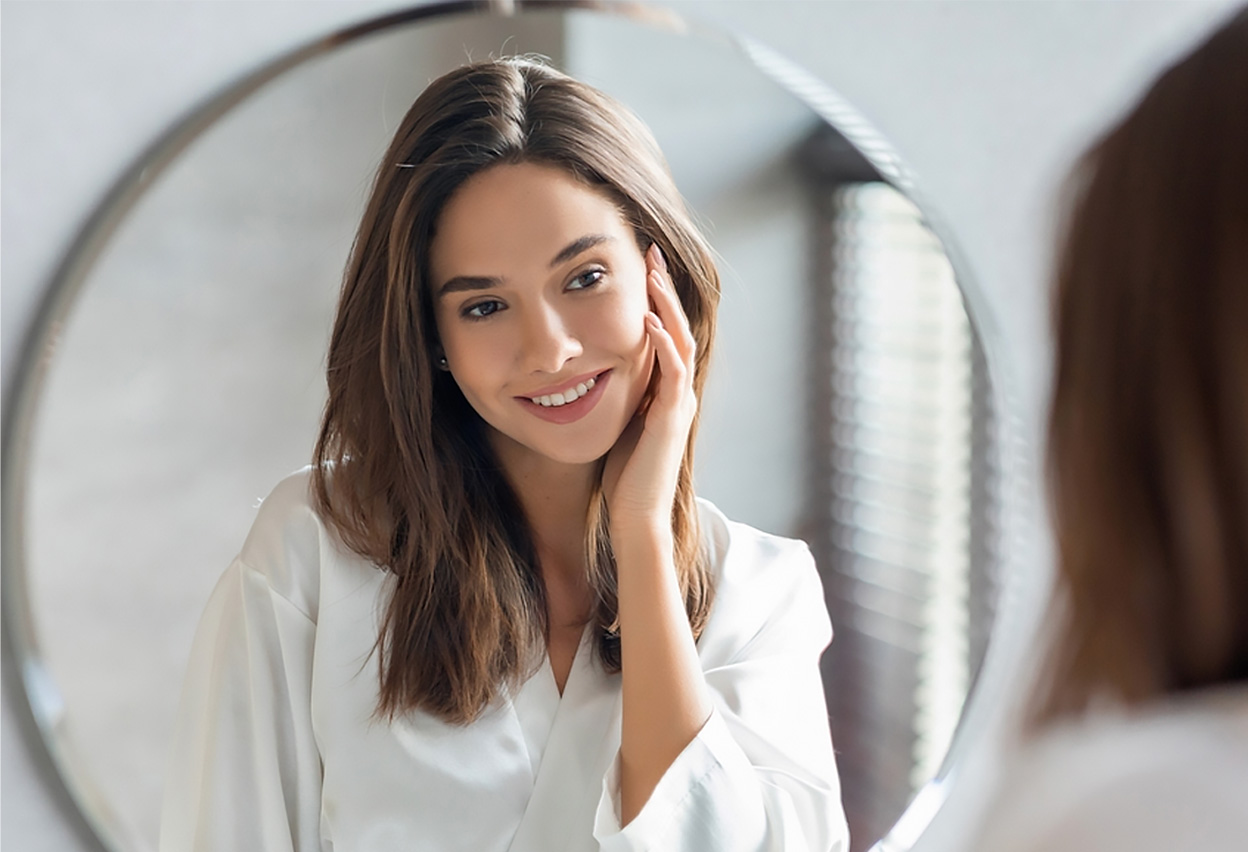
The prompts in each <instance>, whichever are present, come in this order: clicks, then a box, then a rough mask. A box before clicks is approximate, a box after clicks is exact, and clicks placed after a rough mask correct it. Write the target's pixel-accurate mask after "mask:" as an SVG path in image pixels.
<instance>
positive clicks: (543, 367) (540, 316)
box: [522, 303, 584, 373]
mask: <svg viewBox="0 0 1248 852" xmlns="http://www.w3.org/2000/svg"><path fill="white" fill-rule="evenodd" d="M522 343H523V357H524V362H525V366H526V367H527V368H528V369H529V370H530V371H531V372H535V373H537V372H540V373H558V372H559V371H560V370H562V369H563V366H564V365H565V364H567V363H568V362H569V361H571V360H572V359H573V358H576V357H577V356H579V355H580V354H581V353H582V352H583V351H584V349H583V347H582V346H581V341H580V338H579V336H578V335H577V334H575V332H574V330H573V329H572V328H571V327H570V325H569V323H568V322H567V318H566V317H564V316H562V315H561V314H560V313H559V311H558V310H556V309H555V307H554V306H552V305H549V304H545V303H543V304H540V305H536V306H534V307H533V309H532V310H530V311H528V312H526V316H525V323H524V339H523V341H522Z"/></svg>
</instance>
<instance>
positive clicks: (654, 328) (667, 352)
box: [646, 311, 692, 405]
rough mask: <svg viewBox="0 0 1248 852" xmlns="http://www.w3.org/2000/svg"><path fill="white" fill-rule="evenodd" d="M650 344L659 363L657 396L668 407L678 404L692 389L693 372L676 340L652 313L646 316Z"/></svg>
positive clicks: (657, 316)
mask: <svg viewBox="0 0 1248 852" xmlns="http://www.w3.org/2000/svg"><path fill="white" fill-rule="evenodd" d="M646 326H647V328H648V329H649V331H650V342H651V345H653V346H654V353H655V356H656V357H657V358H658V361H659V376H660V378H659V385H658V393H657V396H658V397H659V398H661V399H662V400H663V401H664V403H666V404H668V405H675V404H677V403H678V402H679V401H680V399H681V397H682V396H683V395H684V394H685V393H686V392H688V391H690V390H691V388H692V382H691V377H692V371H691V370H690V369H689V365H688V363H687V362H686V361H685V359H684V358H683V357H682V356H681V352H680V349H679V347H678V346H677V344H676V340H675V339H674V338H673V337H672V335H671V334H670V333H669V332H668V330H667V329H666V328H665V327H664V326H663V321H662V319H660V317H659V315H658V314H656V313H655V312H653V311H651V312H650V313H649V314H647V315H646Z"/></svg>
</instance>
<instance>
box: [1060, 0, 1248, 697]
mask: <svg viewBox="0 0 1248 852" xmlns="http://www.w3.org/2000/svg"><path fill="white" fill-rule="evenodd" d="M1071 188H1072V192H1073V205H1072V210H1071V214H1070V217H1069V220H1068V224H1067V232H1066V234H1065V241H1064V245H1063V247H1062V251H1061V254H1060V258H1059V264H1058V268H1057V280H1056V290H1055V294H1054V327H1055V336H1056V348H1057V365H1056V374H1055V377H1054V392H1053V400H1052V409H1051V413H1050V419H1049V458H1048V461H1049V475H1050V485H1051V491H1052V499H1053V512H1054V517H1055V522H1056V530H1057V543H1058V564H1059V577H1058V588H1057V594H1056V597H1055V607H1054V610H1053V615H1054V617H1055V619H1056V622H1055V624H1054V625H1053V626H1054V628H1055V629H1056V631H1057V633H1056V636H1057V639H1056V642H1057V644H1056V647H1055V648H1054V650H1053V653H1052V655H1051V657H1050V660H1049V666H1048V669H1047V671H1046V672H1045V675H1044V680H1043V681H1042V682H1041V691H1040V698H1041V701H1040V705H1039V708H1038V711H1037V714H1038V718H1039V719H1040V720H1047V719H1052V718H1055V717H1057V716H1061V715H1063V714H1066V713H1070V712H1077V711H1078V710H1081V709H1083V708H1084V707H1086V706H1087V705H1088V703H1089V702H1090V701H1092V700H1094V699H1097V698H1099V697H1102V696H1104V697H1108V698H1111V699H1115V698H1116V699H1120V700H1123V701H1125V702H1127V703H1135V702H1138V701H1141V700H1144V699H1147V698H1150V697H1155V696H1159V695H1162V694H1165V693H1170V692H1178V691H1183V690H1189V689H1196V688H1200V687H1204V686H1211V685H1215V684H1219V683H1224V682H1228V681H1234V680H1245V679H1248V11H1241V12H1240V13H1239V14H1238V15H1236V16H1235V17H1234V18H1233V19H1232V20H1231V21H1230V22H1229V23H1228V24H1227V25H1225V26H1224V27H1222V28H1221V29H1220V30H1218V31H1217V32H1216V33H1215V34H1214V35H1213V36H1211V37H1210V38H1209V39H1208V40H1207V41H1206V42H1205V43H1204V44H1203V45H1201V46H1200V47H1199V48H1198V49H1197V50H1196V51H1195V52H1193V53H1192V54H1191V55H1189V56H1188V57H1186V58H1185V59H1183V60H1182V61H1180V62H1178V63H1177V64H1176V65H1174V66H1173V67H1172V68H1170V69H1169V70H1168V71H1166V72H1165V73H1164V74H1163V75H1162V76H1161V77H1160V78H1159V79H1158V80H1157V82H1156V83H1155V84H1154V85H1153V87H1152V88H1151V89H1150V90H1149V91H1148V93H1147V94H1146V95H1145V96H1144V98H1143V100H1142V101H1141V102H1140V103H1139V104H1138V105H1137V106H1136V107H1135V108H1134V109H1133V110H1132V111H1131V113H1130V114H1129V115H1127V117H1126V118H1125V119H1123V120H1122V121H1121V122H1120V123H1119V124H1118V125H1117V126H1116V127H1115V128H1113V129H1112V130H1111V131H1110V132H1109V133H1108V135H1106V136H1105V137H1104V138H1103V139H1102V140H1101V141H1100V142H1099V143H1098V144H1097V145H1096V146H1095V147H1093V149H1092V150H1091V151H1090V152H1089V153H1088V154H1087V155H1086V156H1085V157H1084V159H1083V161H1082V162H1081V163H1080V166H1079V168H1078V169H1077V171H1076V173H1075V175H1074V179H1073V181H1072V184H1071Z"/></svg>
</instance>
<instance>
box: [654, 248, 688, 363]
mask: <svg viewBox="0 0 1248 852" xmlns="http://www.w3.org/2000/svg"><path fill="white" fill-rule="evenodd" d="M648 283H649V290H650V298H651V300H652V301H653V302H654V312H655V313H656V314H658V315H659V319H660V320H662V322H663V327H664V328H665V329H667V331H668V333H669V334H671V335H672V338H673V339H674V340H675V341H676V346H677V349H678V350H679V351H680V354H681V357H682V359H684V360H685V361H686V363H689V364H692V363H693V355H694V352H695V351H696V350H697V342H696V341H695V340H694V338H693V331H692V330H691V329H690V328H689V318H688V317H686V316H685V310H684V308H683V307H682V306H681V304H680V298H679V297H678V296H677V295H676V288H675V286H674V285H673V284H672V282H671V279H670V278H667V277H666V276H665V275H664V274H663V273H661V272H659V271H658V270H657V269H652V270H651V271H650V275H649V278H648Z"/></svg>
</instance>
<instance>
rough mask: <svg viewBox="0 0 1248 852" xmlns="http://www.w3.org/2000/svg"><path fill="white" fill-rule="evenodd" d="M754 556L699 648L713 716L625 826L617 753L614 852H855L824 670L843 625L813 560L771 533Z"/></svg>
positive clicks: (731, 574) (604, 828)
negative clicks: (835, 626) (833, 618)
mask: <svg viewBox="0 0 1248 852" xmlns="http://www.w3.org/2000/svg"><path fill="white" fill-rule="evenodd" d="M751 532H753V531H751ZM755 535H758V536H761V534H757V533H756V534H755ZM734 546H735V545H734ZM738 549H740V548H738ZM744 549H745V551H746V552H745V553H743V554H742V553H737V554H736V555H733V554H732V553H731V552H730V554H729V556H728V557H727V564H726V566H725V569H724V574H723V576H722V577H721V585H720V587H719V588H718V589H717V592H716V602H715V609H714V610H713V612H712V617H711V621H710V622H709V623H708V625H707V630H706V632H704V634H703V636H702V639H701V640H700V641H699V645H698V646H699V657H700V659H701V660H702V663H703V672H704V674H705V676H706V682H707V685H708V686H709V687H710V689H711V693H712V698H713V710H712V713H711V716H710V718H709V720H708V721H707V722H706V724H705V725H704V726H703V728H702V730H701V731H699V733H698V734H697V736H696V737H695V738H694V739H693V741H692V742H691V743H690V744H689V745H688V746H687V747H686V748H685V750H684V751H683V752H681V754H680V755H679V756H678V757H677V758H676V760H675V761H674V762H673V763H672V765H671V766H670V767H669V768H668V770H667V772H666V773H665V774H664V775H663V777H662V778H661V779H660V781H659V783H658V785H657V786H656V787H655V789H654V792H653V793H652V794H651V796H650V798H649V800H648V801H647V802H646V804H645V805H644V806H643V807H642V809H641V811H640V812H639V813H638V815H637V816H636V817H635V818H634V819H633V820H632V821H631V822H630V823H629V824H628V825H627V826H624V827H623V828H621V827H620V816H619V814H620V798H619V755H618V753H617V754H616V757H615V760H614V761H613V762H612V764H611V766H610V768H609V769H608V770H607V774H606V776H605V777H604V779H603V790H602V795H601V797H600V799H599V803H598V810H597V813H596V816H595V825H594V837H595V839H597V841H598V843H599V846H600V848H601V849H602V850H603V852H642V850H670V849H715V850H717V852H773V850H774V852H779V851H780V850H786V852H845V850H846V849H848V846H849V831H848V828H847V825H846V822H845V815H844V810H843V808H842V806H841V801H840V781H839V778H838V776H837V771H836V759H835V755H834V753H833V750H832V740H831V734H830V733H829V728H828V715H827V705H826V701H825V698H824V693H823V683H822V678H821V675H820V671H819V657H820V654H821V653H822V651H823V650H824V648H826V647H827V645H828V643H829V641H830V640H831V638H832V627H831V623H830V621H829V619H828V614H827V608H826V606H825V604H824V597H823V589H822V585H821V583H820V580H819V577H818V574H817V573H816V571H815V566H814V560H813V558H812V557H811V555H810V551H809V549H808V548H807V547H806V546H805V545H804V544H803V543H801V542H795V541H790V540H787V539H778V538H773V537H770V536H767V537H765V538H763V539H762V541H761V543H758V544H755V543H754V542H750V541H747V542H746V543H745V547H744Z"/></svg>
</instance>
